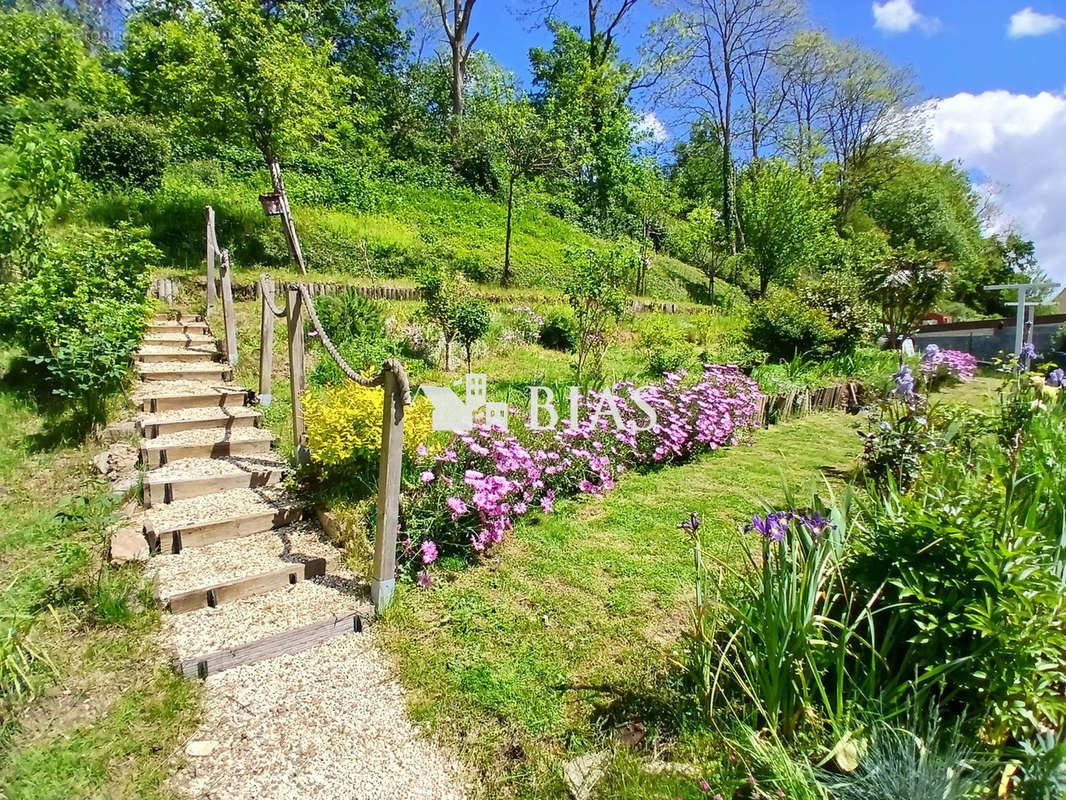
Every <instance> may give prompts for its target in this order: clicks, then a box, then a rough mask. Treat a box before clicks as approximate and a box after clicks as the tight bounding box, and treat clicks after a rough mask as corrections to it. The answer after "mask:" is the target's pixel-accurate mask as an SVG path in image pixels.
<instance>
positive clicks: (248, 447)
mask: <svg viewBox="0 0 1066 800" xmlns="http://www.w3.org/2000/svg"><path fill="white" fill-rule="evenodd" d="M273 443H274V434H273V432H272V431H270V430H268V429H264V428H255V427H247V428H233V429H232V430H225V429H221V428H204V429H200V430H185V431H178V432H176V433H167V434H164V435H160V436H156V437H155V438H152V439H142V440H141V463H142V464H144V465H145V466H146V467H149V468H151V469H154V468H155V467H161V466H162V465H163V464H167V463H169V462H171V461H177V460H178V459H182V458H221V457H223V456H247V455H256V454H260V453H269V452H270V450H271V447H272V445H273Z"/></svg>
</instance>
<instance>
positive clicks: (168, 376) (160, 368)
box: [136, 361, 233, 383]
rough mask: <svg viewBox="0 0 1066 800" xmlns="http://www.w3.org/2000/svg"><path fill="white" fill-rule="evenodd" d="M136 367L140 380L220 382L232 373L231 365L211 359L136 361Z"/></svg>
mask: <svg viewBox="0 0 1066 800" xmlns="http://www.w3.org/2000/svg"><path fill="white" fill-rule="evenodd" d="M136 368H137V374H138V375H139V376H140V378H141V380H142V381H175V380H198V381H209V382H210V381H217V382H220V383H221V382H224V381H226V380H228V379H229V378H230V377H231V375H232V374H233V368H232V367H230V366H228V365H225V364H219V363H217V362H211V361H202V362H194V363H191V364H187V363H185V362H183V361H154V362H138V363H137V364H136Z"/></svg>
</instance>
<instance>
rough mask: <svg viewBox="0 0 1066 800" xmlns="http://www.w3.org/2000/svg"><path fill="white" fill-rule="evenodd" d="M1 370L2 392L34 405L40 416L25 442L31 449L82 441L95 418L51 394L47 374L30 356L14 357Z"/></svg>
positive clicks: (51, 447)
mask: <svg viewBox="0 0 1066 800" xmlns="http://www.w3.org/2000/svg"><path fill="white" fill-rule="evenodd" d="M6 367H7V368H6V369H5V370H4V372H3V373H2V374H0V394H3V395H6V396H7V397H8V398H9V399H11V400H12V401H14V402H16V403H18V404H20V405H25V406H30V407H33V409H34V410H35V411H36V412H37V413H38V414H39V415H40V417H41V427H40V429H39V430H36V431H33V432H31V433H28V434H26V436H24V437H23V445H24V447H25V449H26V450H27V451H28V452H30V453H43V452H48V451H51V450H55V449H56V448H58V447H62V446H64V445H70V444H76V443H78V442H80V441H81V440H82V439H84V438H85V436H86V435H87V434H88V433H89V432H91V431H92V429H93V424H94V423H93V420H92V418H91V416H90V415H89V414H86V413H85V412H84V411H83V410H82V409H81V408H79V407H74V406H72V405H71V404H70V403H69V402H68V401H66V400H65V399H64V398H61V397H57V396H56V395H54V394H51V393H50V392H49V391H48V389H47V388H46V387H47V380H46V376H45V375H44V374H43V373H42V371H41V369H40V368H39V367H38V366H37V365H36V364H35V363H34V362H33V361H31V360H30V359H28V358H24V357H21V356H18V357H14V358H11V359H10V360H9V361H8V363H7V365H6Z"/></svg>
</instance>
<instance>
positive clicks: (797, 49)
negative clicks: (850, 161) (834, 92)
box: [777, 31, 834, 177]
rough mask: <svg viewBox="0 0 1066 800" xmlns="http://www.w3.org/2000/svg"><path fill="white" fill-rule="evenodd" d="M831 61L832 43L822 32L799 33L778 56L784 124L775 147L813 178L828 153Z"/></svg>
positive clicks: (832, 57)
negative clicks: (826, 124) (817, 167)
mask: <svg viewBox="0 0 1066 800" xmlns="http://www.w3.org/2000/svg"><path fill="white" fill-rule="evenodd" d="M833 59H834V50H833V44H832V42H831V41H830V40H829V38H828V37H827V36H826V35H825V34H824V33H822V32H821V31H800V32H798V33H797V34H796V35H795V36H794V37H793V39H792V41H791V42H790V43H789V44H788V45H787V46H786V47H785V48H784V50H783V51H782V52H781V54H780V55H779V56H778V61H779V64H780V69H781V72H782V74H783V76H784V86H785V114H786V118H787V120H786V121H787V125H785V126H783V127H782V129H781V130H780V133H779V136H778V139H777V145H778V147H779V148H780V149H781V151H782V152H783V153H786V154H787V155H789V156H790V157H791V158H792V160H793V161H794V162H795V163H796V166H798V167H799V168H800V169H801V170H803V171H804V172H806V173H807V174H808V175H810V176H812V177H813V176H814V172H815V165H816V164H817V163H818V161H819V160H820V159H821V158H822V157H823V156H824V155H825V154H826V152H827V150H826V147H825V136H826V131H825V127H826V126H825V119H826V118H825V115H826V110H827V103H828V100H829V95H830V90H831V88H832V82H831V80H832V71H831V70H832V63H833Z"/></svg>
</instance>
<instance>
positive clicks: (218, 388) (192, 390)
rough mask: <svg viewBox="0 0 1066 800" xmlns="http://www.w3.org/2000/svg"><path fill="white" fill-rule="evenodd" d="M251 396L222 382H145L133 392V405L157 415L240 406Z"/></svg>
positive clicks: (240, 387) (246, 390) (244, 390)
mask: <svg viewBox="0 0 1066 800" xmlns="http://www.w3.org/2000/svg"><path fill="white" fill-rule="evenodd" d="M250 397H251V393H250V392H249V391H248V389H246V388H245V387H243V386H238V385H236V384H230V383H226V382H225V381H213V382H212V381H209V382H204V381H195V380H171V381H144V382H142V383H141V384H140V385H139V386H137V388H136V389H135V390H134V391H133V394H132V399H133V402H134V403H136V404H138V405H140V406H141V407H142V409H143V410H144V411H147V412H151V413H158V412H162V411H171V410H175V409H185V408H207V407H209V406H217V407H219V408H224V407H233V406H243V405H247V404H248V403H249V399H250Z"/></svg>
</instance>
